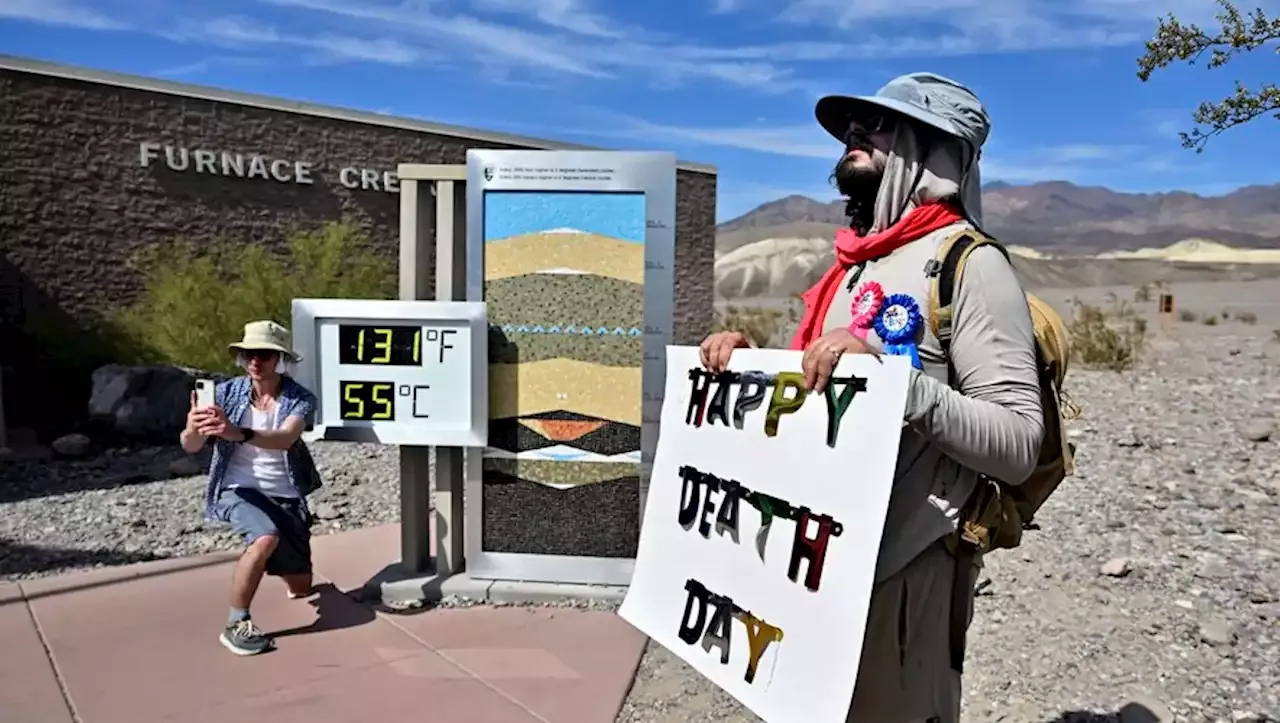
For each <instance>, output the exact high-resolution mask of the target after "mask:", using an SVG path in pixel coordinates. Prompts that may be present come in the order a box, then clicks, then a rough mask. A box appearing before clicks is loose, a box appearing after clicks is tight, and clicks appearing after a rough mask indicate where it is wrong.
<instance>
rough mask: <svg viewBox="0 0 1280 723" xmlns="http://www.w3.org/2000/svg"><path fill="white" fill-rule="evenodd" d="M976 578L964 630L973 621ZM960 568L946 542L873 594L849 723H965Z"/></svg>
mask: <svg viewBox="0 0 1280 723" xmlns="http://www.w3.org/2000/svg"><path fill="white" fill-rule="evenodd" d="M977 571H978V567H977V565H976V564H975V565H974V566H973V567H972V569H971V570H970V574H969V576H968V577H969V579H968V580H967V581H965V584H967V585H968V590H969V594H968V595H967V596H966V601H967V602H966V608H967V609H966V610H965V626H966V627H967V626H968V622H969V621H970V620H972V618H973V587H974V584H975V583H976V581H977ZM955 575H956V560H955V558H954V557H952V556H951V554H950V553H948V552H947V549H946V547H945V546H944V545H943V543H942V542H941V541H939V542H938V543H937V544H935V545H933V546H932V547H930V548H929V549H927V550H925V551H924V552H923V553H921V554H920V556H919V557H917V558H916V559H914V560H912V561H911V562H910V564H908V565H907V566H906V567H904V568H903V569H902V570H900V571H898V573H897V574H895V575H894V576H893V577H890V578H889V579H887V580H885V581H884V582H881V583H880V584H878V585H876V587H875V589H874V590H873V591H872V593H871V610H870V613H869V614H868V616H867V634H866V637H865V639H864V640H863V644H862V662H861V664H860V665H859V666H858V681H857V684H856V685H855V686H854V691H853V704H852V706H850V708H849V717H848V718H847V719H846V721H847V723H926V722H930V721H933V722H936V723H959V721H960V673H959V672H958V671H956V670H954V669H953V668H952V665H951V617H952V616H951V593H952V582H953V581H954V580H955Z"/></svg>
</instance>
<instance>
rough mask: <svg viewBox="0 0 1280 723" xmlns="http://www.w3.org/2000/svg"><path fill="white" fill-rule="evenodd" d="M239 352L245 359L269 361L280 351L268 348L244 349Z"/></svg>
mask: <svg viewBox="0 0 1280 723" xmlns="http://www.w3.org/2000/svg"><path fill="white" fill-rule="evenodd" d="M240 353H241V354H244V358H245V359H256V360H258V361H271V360H272V359H275V358H276V357H277V356H279V355H280V352H278V351H271V350H268V349H245V350H244V351H242V352H240Z"/></svg>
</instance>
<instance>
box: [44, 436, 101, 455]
mask: <svg viewBox="0 0 1280 723" xmlns="http://www.w3.org/2000/svg"><path fill="white" fill-rule="evenodd" d="M51 446H52V447H53V451H54V452H57V453H58V454H59V455H61V456H63V457H84V456H86V455H88V454H89V452H90V450H91V449H92V448H93V440H91V439H89V438H88V437H86V436H84V435H83V434H79V433H77V434H67V435H63V436H61V437H58V438H57V439H55V440H53V444H52V445H51Z"/></svg>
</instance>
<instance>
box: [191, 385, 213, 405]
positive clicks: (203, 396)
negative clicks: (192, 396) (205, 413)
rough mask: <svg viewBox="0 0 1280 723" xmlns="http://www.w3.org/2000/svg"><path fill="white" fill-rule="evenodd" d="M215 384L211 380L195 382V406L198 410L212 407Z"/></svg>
mask: <svg viewBox="0 0 1280 723" xmlns="http://www.w3.org/2000/svg"><path fill="white" fill-rule="evenodd" d="M214 386H215V383H214V381H213V380H212V379H197V380H196V406H197V407H200V408H204V407H212V406H213V405H214V403H215V400H216V397H215V396H214V392H213V390H214Z"/></svg>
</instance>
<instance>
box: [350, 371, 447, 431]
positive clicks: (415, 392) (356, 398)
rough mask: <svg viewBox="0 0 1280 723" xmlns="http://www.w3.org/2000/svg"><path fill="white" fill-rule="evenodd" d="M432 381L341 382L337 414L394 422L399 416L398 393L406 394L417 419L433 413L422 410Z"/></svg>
mask: <svg viewBox="0 0 1280 723" xmlns="http://www.w3.org/2000/svg"><path fill="white" fill-rule="evenodd" d="M430 389H431V385H430V384H401V385H399V389H397V388H396V384H395V383H393V382H349V381H341V382H338V393H339V394H340V395H341V396H340V398H339V400H338V416H340V417H342V418H343V419H347V420H351V421H353V422H354V421H358V422H376V421H382V422H393V421H395V419H396V396H397V395H399V396H401V397H406V398H407V399H408V400H409V407H410V409H411V410H412V415H413V418H414V419H427V418H428V417H430V416H431V415H430V414H429V413H427V412H425V411H423V410H422V407H423V406H424V404H423V401H424V397H426V396H427V393H428V392H429V391H430Z"/></svg>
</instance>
